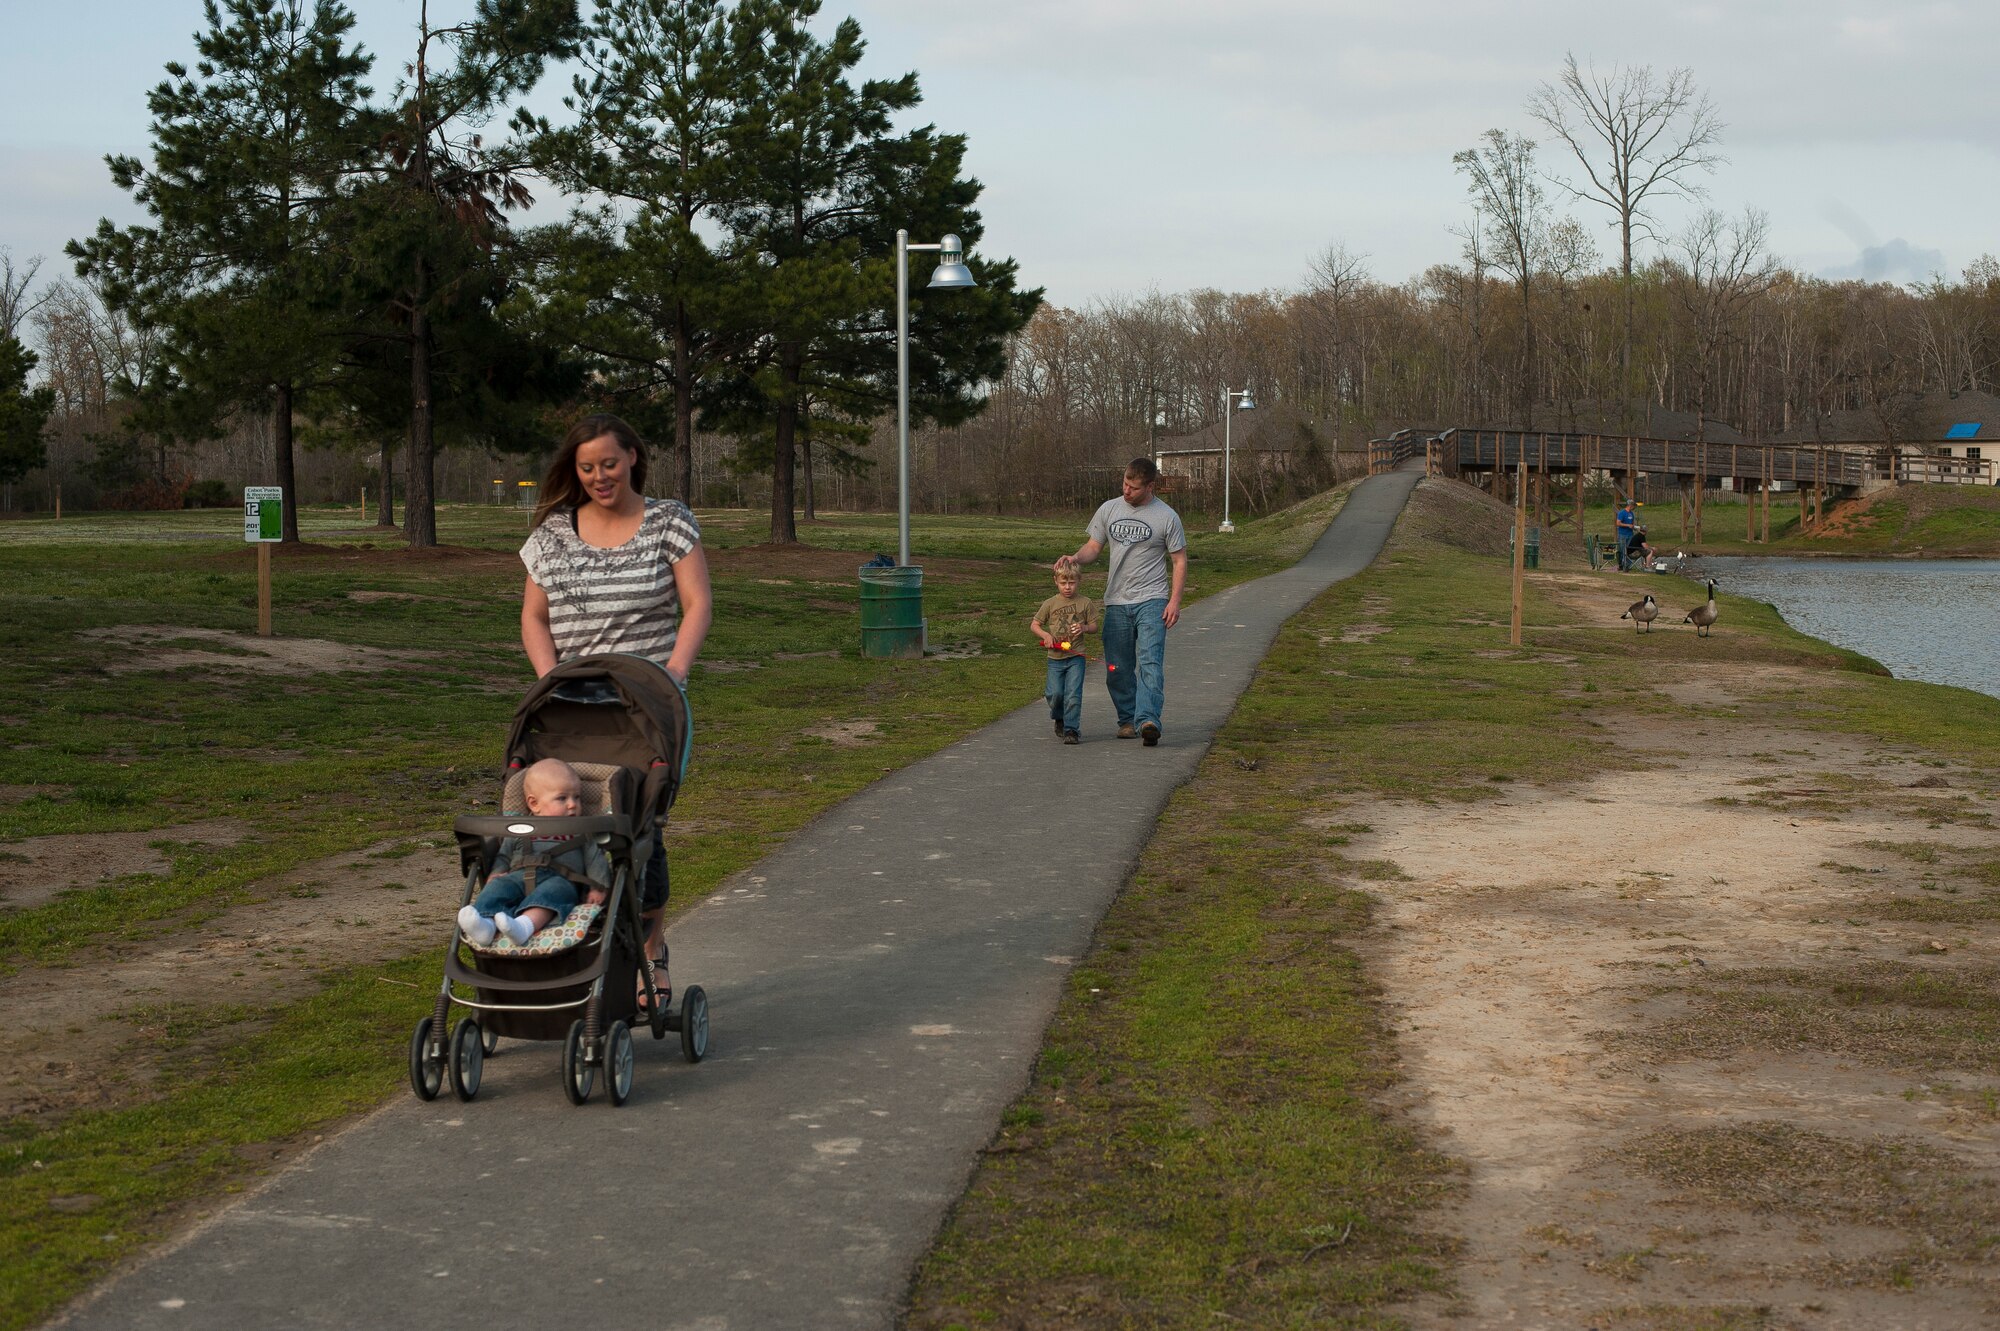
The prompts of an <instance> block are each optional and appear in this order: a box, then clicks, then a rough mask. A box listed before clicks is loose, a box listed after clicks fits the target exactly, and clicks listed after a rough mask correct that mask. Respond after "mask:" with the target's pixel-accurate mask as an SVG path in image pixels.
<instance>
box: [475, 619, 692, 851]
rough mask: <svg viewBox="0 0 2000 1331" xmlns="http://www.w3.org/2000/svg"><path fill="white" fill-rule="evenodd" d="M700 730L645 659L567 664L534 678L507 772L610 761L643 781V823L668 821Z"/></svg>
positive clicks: (513, 730) (519, 713)
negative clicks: (553, 762)
mask: <svg viewBox="0 0 2000 1331" xmlns="http://www.w3.org/2000/svg"><path fill="white" fill-rule="evenodd" d="M693 731H694V725H693V722H692V721H691V720H690V719H689V716H688V705H687V695H686V694H685V693H683V692H682V691H681V686H680V685H679V684H678V683H676V682H675V680H674V677H673V676H672V675H669V674H668V673H667V672H666V669H665V668H664V667H662V666H660V665H659V664H658V663H656V662H654V661H651V660H649V659H647V658H646V657H643V656H629V655H625V654H622V653H608V654H605V655H600V656H579V657H577V658H575V659H574V660H570V661H564V662H563V663H562V664H560V665H558V666H557V667H556V668H555V669H553V670H551V671H549V673H548V674H546V675H543V676H542V677H541V678H540V679H538V680H536V681H535V683H534V685H533V687H531V688H530V689H529V690H528V692H527V694H526V696H524V697H523V698H522V699H521V702H520V705H519V706H517V707H516V708H515V709H514V721H513V724H512V725H511V726H510V727H509V729H508V731H507V766H509V767H526V766H529V765H530V764H532V763H536V762H539V761H541V760H542V759H544V758H561V759H562V760H563V761H565V762H570V763H608V764H613V765H616V766H619V767H627V768H631V769H633V770H634V771H635V772H636V773H637V774H639V775H640V776H641V778H642V780H643V794H642V798H641V801H640V804H641V808H640V810H639V814H640V818H641V821H642V823H644V824H648V825H649V824H651V823H652V822H653V821H654V820H656V819H659V818H661V817H664V816H665V814H666V812H667V810H668V809H670V808H672V807H673V804H674V799H675V797H676V796H677V795H679V794H680V788H681V779H682V778H683V777H684V776H685V775H686V773H687V762H688V753H689V750H690V748H691V747H692V739H693Z"/></svg>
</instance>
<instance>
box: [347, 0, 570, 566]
mask: <svg viewBox="0 0 2000 1331" xmlns="http://www.w3.org/2000/svg"><path fill="white" fill-rule="evenodd" d="M578 34H579V25H578V20H577V13H576V4H575V0H478V4H477V5H476V6H475V9H474V13H473V17H472V18H471V19H470V20H469V21H467V22H465V23H461V24H456V25H452V26H448V27H435V28H434V27H432V26H431V24H430V5H429V3H428V0H423V3H421V4H420V5H419V7H418V29H417V50H416V56H415V59H414V60H413V61H412V63H411V66H410V74H411V80H410V82H409V84H408V85H407V86H405V87H404V88H402V89H400V90H399V99H400V100H399V105H398V108H397V110H396V113H395V125H394V127H393V128H392V129H391V130H390V132H389V134H388V136H387V139H386V142H387V144H388V147H389V154H390V161H389V163H388V164H387V167H386V169H385V170H384V171H383V173H382V174H381V176H380V177H379V178H378V179H377V180H375V181H373V182H371V183H370V184H369V185H368V186H367V187H366V188H365V189H364V190H362V191H360V192H359V193H358V194H357V195H356V198H355V203H356V205H357V206H356V208H355V210H354V215H355V217H356V218H357V231H358V233H359V235H360V243H359V251H360V253H359V255H358V256H357V263H356V266H355V268H354V270H353V271H354V275H355V279H356V282H357V283H358V285H359V287H360V289H362V290H366V289H368V287H369V286H370V285H371V284H372V285H373V287H374V288H375V289H376V290H377V291H378V292H379V293H380V300H379V302H378V310H379V312H380V313H381V314H382V315H383V316H385V317H384V318H382V319H380V320H378V323H377V326H376V330H375V331H376V335H377V336H378V337H380V336H389V337H393V338H395V339H396V340H398V341H400V342H401V344H402V346H403V348H404V350H405V352H406V354H407V367H408V380H407V382H408V393H409V410H408V414H407V420H408V425H409V464H408V465H409V481H408V493H407V494H406V496H405V500H404V503H405V510H404V523H403V534H404V537H405V539H406V540H407V541H408V542H409V543H410V544H411V545H412V546H419V547H423V546H433V545H436V544H437V501H436V488H435V475H434V473H435V463H436V457H437V435H438V408H437V388H438V383H439V378H440V374H441V373H442V370H441V367H440V365H439V357H440V354H441V352H442V351H443V350H444V349H445V348H446V347H447V346H448V345H450V344H453V343H458V344H472V343H478V342H480V341H482V340H484V339H487V338H490V337H493V336H496V335H498V333H499V332H500V330H501V328H502V327H503V325H502V324H500V323H499V322H498V321H497V316H496V313H495V311H496V308H497V306H496V304H495V301H494V293H496V292H501V291H504V290H505V289H506V288H507V286H508V281H509V279H508V263H509V261H508V260H507V258H506V257H505V255H504V254H503V251H504V250H505V249H506V247H507V246H508V244H509V243H510V237H509V234H508V228H507V223H506V213H507V212H508V211H509V210H511V209H516V208H523V207H526V206H527V205H528V204H529V203H531V202H532V201H533V200H532V197H531V196H530V194H529V192H528V189H527V185H526V177H527V174H528V168H529V153H528V147H527V144H526V143H525V142H524V141H521V140H518V139H516V140H510V141H508V142H505V143H501V144H495V145H488V144H487V143H485V141H484V139H483V137H482V135H481V134H480V132H479V130H480V127H481V126H483V125H485V124H486V123H487V122H488V121H489V120H490V119H491V118H492V117H493V116H494V115H496V114H498V113H499V112H500V111H501V110H503V109H504V105H505V103H506V101H507V100H508V99H509V98H511V97H514V96H516V95H518V94H520V93H523V92H526V91H527V90H528V89H530V88H532V87H534V85H535V84H536V83H537V82H538V81H539V80H540V79H541V76H542V72H543V70H544V68H545V67H546V66H547V64H548V62H549V61H550V60H560V59H564V58H566V57H568V56H569V55H571V54H573V53H574V51H575V49H576V41H577V38H578ZM441 52H448V53H449V56H450V58H449V59H448V60H443V61H440V59H439V56H440V53H441ZM454 321H460V322H463V323H465V324H467V325H468V326H466V327H463V328H460V329H457V330H454V331H447V330H446V327H445V326H446V325H447V324H450V323H452V322H454ZM482 326H483V327H482ZM389 329H393V330H394V331H393V332H389V331H386V330H389ZM467 368H468V370H471V369H473V368H474V367H467Z"/></svg>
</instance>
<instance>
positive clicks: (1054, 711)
mask: <svg viewBox="0 0 2000 1331" xmlns="http://www.w3.org/2000/svg"><path fill="white" fill-rule="evenodd" d="M1047 692H1048V698H1049V716H1050V717H1051V718H1052V719H1053V720H1057V721H1060V722H1062V728H1063V729H1064V730H1068V731H1071V732H1081V731H1082V729H1083V658H1082V657H1081V656H1066V657H1064V658H1062V659H1061V660H1060V661H1050V662H1049V686H1048V690H1047Z"/></svg>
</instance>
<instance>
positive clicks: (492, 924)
mask: <svg viewBox="0 0 2000 1331" xmlns="http://www.w3.org/2000/svg"><path fill="white" fill-rule="evenodd" d="M521 790H522V793H523V794H525V795H526V796H527V800H528V812H529V813H532V814H535V815H537V816H539V817H542V818H574V817H576V816H577V815H578V813H580V812H581V811H582V808H583V800H582V787H581V785H580V784H579V783H578V781H577V777H576V769H575V768H573V767H571V766H570V765H569V764H568V763H566V762H564V761H563V760H562V759H560V758H544V759H542V760H541V761H540V762H538V763H536V764H535V765H534V766H533V767H530V768H529V769H528V770H527V772H525V773H524V774H523V775H522V778H521ZM578 880H580V881H581V883H582V884H583V886H584V888H585V890H586V892H587V893H588V900H589V901H590V902H591V903H592V904H593V905H596V904H601V903H602V902H603V900H604V894H605V890H606V885H607V884H609V883H610V881H611V861H610V860H609V859H608V858H606V856H605V854H604V848H603V847H602V846H599V845H598V844H597V843H596V842H594V841H579V840H578V839H577V838H575V837H572V836H559V837H536V838H535V839H533V840H532V841H524V840H523V839H522V838H520V837H508V838H507V839H506V840H505V841H502V842H501V843H500V853H499V854H498V855H496V856H495V857H494V859H493V873H492V874H491V876H489V877H488V878H487V880H486V886H485V887H484V888H482V889H480V892H479V895H478V896H477V897H475V898H473V900H472V902H471V903H470V904H469V905H466V906H463V907H460V909H459V912H458V927H459V928H460V929H461V930H463V931H464V933H465V936H466V938H467V940H468V941H470V942H471V943H472V944H473V945H474V946H475V947H485V946H486V945H487V944H488V943H491V942H492V941H493V940H494V939H495V938H497V937H499V936H500V935H501V934H505V935H507V937H509V938H511V939H513V940H514V941H515V942H516V943H525V942H527V941H528V940H529V939H530V938H533V937H534V936H535V934H536V932H537V931H538V930H542V929H546V928H548V927H549V926H550V925H551V924H560V923H562V921H563V920H565V919H567V918H568V917H569V913H570V912H571V911H572V910H575V909H576V902H577V886H578Z"/></svg>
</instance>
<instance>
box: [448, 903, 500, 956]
mask: <svg viewBox="0 0 2000 1331" xmlns="http://www.w3.org/2000/svg"><path fill="white" fill-rule="evenodd" d="M458 928H459V932H461V933H463V934H464V935H465V937H466V941H468V942H470V943H471V944H472V945H473V946H474V947H485V946H486V945H487V944H488V943H490V942H492V941H493V939H494V938H495V937H496V936H497V935H498V934H499V932H500V926H498V925H496V924H495V923H493V921H491V920H489V919H487V918H486V917H485V916H484V915H481V914H480V913H479V909H478V907H476V906H474V905H473V904H472V903H471V902H469V901H468V902H467V903H466V904H465V905H463V906H460V907H459V908H458Z"/></svg>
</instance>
